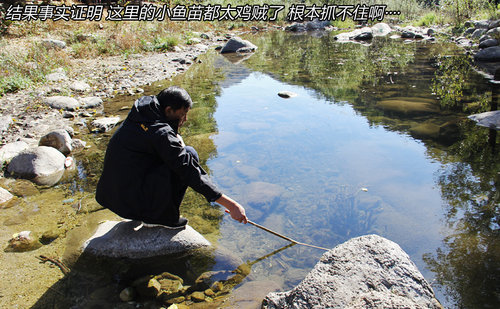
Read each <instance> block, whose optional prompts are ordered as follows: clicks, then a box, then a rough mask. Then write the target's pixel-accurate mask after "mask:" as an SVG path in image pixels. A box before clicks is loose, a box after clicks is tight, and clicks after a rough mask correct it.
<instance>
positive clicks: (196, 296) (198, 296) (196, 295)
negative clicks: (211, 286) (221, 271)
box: [191, 291, 205, 303]
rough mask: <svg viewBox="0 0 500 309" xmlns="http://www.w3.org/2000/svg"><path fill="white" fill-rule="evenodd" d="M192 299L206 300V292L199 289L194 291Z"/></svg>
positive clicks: (197, 300) (195, 300) (196, 300)
mask: <svg viewBox="0 0 500 309" xmlns="http://www.w3.org/2000/svg"><path fill="white" fill-rule="evenodd" d="M191 300H192V301H194V302H197V303H199V302H202V301H205V293H203V292H199V291H197V292H193V294H191Z"/></svg>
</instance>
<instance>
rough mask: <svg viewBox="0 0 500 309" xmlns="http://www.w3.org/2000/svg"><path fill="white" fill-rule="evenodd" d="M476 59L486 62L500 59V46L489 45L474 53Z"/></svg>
mask: <svg viewBox="0 0 500 309" xmlns="http://www.w3.org/2000/svg"><path fill="white" fill-rule="evenodd" d="M474 60H476V61H484V62H495V61H500V46H492V47H487V48H485V49H482V50H480V51H479V52H478V53H477V54H475V55H474Z"/></svg>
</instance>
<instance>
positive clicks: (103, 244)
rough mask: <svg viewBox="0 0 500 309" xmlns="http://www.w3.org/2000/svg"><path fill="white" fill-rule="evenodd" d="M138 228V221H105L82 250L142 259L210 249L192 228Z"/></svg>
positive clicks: (114, 256)
mask: <svg viewBox="0 0 500 309" xmlns="http://www.w3.org/2000/svg"><path fill="white" fill-rule="evenodd" d="M139 226H140V223H139V222H137V221H106V222H104V223H102V224H101V225H100V226H99V227H98V229H97V231H96V233H95V234H94V236H92V237H91V238H90V239H88V240H87V241H86V242H85V243H84V245H83V250H84V251H85V252H86V253H90V254H92V255H95V256H106V257H112V258H121V257H126V258H132V259H140V258H148V257H153V256H160V255H168V254H174V253H180V252H187V251H190V250H193V249H198V248H204V247H209V246H211V244H210V242H209V241H208V240H206V239H205V238H204V237H203V236H202V235H201V234H200V233H198V232H196V231H195V230H194V229H193V228H192V227H190V226H189V225H188V226H186V228H185V229H183V230H179V229H178V230H172V229H168V228H165V227H161V226H157V227H140V228H139Z"/></svg>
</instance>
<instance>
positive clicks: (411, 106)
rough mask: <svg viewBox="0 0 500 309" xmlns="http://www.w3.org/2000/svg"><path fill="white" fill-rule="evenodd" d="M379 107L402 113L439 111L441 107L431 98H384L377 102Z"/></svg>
mask: <svg viewBox="0 0 500 309" xmlns="http://www.w3.org/2000/svg"><path fill="white" fill-rule="evenodd" d="M377 107H379V108H381V109H383V110H386V111H391V112H396V113H402V114H420V113H438V112H439V108H438V107H437V105H435V104H433V103H432V102H431V101H430V100H426V99H419V98H416V99H410V98H393V99H387V100H382V101H379V102H378V103H377Z"/></svg>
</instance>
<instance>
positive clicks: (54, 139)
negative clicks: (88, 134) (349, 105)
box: [38, 129, 73, 155]
mask: <svg viewBox="0 0 500 309" xmlns="http://www.w3.org/2000/svg"><path fill="white" fill-rule="evenodd" d="M38 146H48V147H53V148H55V149H57V150H59V151H60V152H61V153H62V154H64V155H68V154H69V153H70V152H71V151H72V150H73V147H72V146H71V136H70V135H69V133H68V132H67V131H66V130H64V129H60V130H55V131H52V132H50V133H48V134H46V135H44V136H42V137H41V138H40V142H38Z"/></svg>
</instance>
